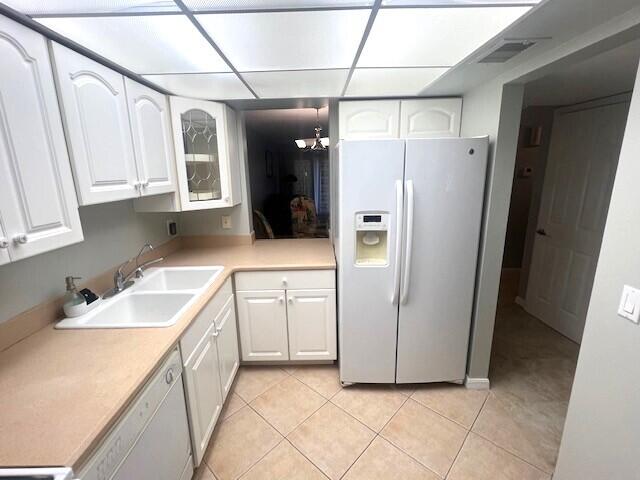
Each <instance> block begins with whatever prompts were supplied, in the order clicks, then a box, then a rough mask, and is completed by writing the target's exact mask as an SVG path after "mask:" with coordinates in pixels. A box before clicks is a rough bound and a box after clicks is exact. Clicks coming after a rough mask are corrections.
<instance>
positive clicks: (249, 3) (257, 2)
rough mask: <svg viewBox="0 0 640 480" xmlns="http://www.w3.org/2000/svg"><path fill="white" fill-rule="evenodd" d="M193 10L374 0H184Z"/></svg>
mask: <svg viewBox="0 0 640 480" xmlns="http://www.w3.org/2000/svg"><path fill="white" fill-rule="evenodd" d="M184 3H185V5H186V6H187V7H188V8H189V9H191V10H193V11H203V10H204V11H217V10H270V9H279V8H282V9H286V8H296V9H298V8H323V7H333V8H335V7H368V6H371V5H373V0H184Z"/></svg>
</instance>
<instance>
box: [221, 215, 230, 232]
mask: <svg viewBox="0 0 640 480" xmlns="http://www.w3.org/2000/svg"><path fill="white" fill-rule="evenodd" d="M231 226H232V225H231V215H222V228H224V229H225V230H229V229H230V228H231Z"/></svg>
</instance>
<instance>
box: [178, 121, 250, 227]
mask: <svg viewBox="0 0 640 480" xmlns="http://www.w3.org/2000/svg"><path fill="white" fill-rule="evenodd" d="M238 142H239V146H240V148H239V149H238V155H239V161H240V162H241V164H240V176H241V178H240V184H241V188H242V191H241V197H240V202H241V203H240V204H239V205H236V206H235V207H231V208H220V209H217V210H200V211H192V212H183V213H181V214H180V235H250V234H251V232H252V231H253V221H252V217H251V212H252V209H251V208H252V207H251V196H250V195H249V186H248V167H247V161H248V160H247V141H246V129H245V122H244V117H243V115H242V114H241V113H238ZM222 215H231V224H232V228H231V229H223V228H222Z"/></svg>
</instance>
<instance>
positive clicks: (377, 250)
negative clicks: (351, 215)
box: [355, 212, 389, 265]
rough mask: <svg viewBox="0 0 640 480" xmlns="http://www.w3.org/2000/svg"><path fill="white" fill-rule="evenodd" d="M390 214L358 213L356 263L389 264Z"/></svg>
mask: <svg viewBox="0 0 640 480" xmlns="http://www.w3.org/2000/svg"><path fill="white" fill-rule="evenodd" d="M388 227H389V214H388V213H384V212H358V213H356V262H355V263H356V265H387V264H388V263H389V259H388V257H389V250H388V248H387V229H388Z"/></svg>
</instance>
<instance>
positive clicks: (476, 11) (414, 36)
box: [357, 6, 531, 67]
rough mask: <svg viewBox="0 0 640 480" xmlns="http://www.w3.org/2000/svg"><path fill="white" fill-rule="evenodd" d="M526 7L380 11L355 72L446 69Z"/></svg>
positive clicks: (394, 9)
mask: <svg viewBox="0 0 640 480" xmlns="http://www.w3.org/2000/svg"><path fill="white" fill-rule="evenodd" d="M530 9H531V7H529V6H524V7H465V8H383V9H381V10H380V11H379V12H378V15H377V17H376V21H375V22H374V24H373V28H372V29H371V33H370V34H369V37H368V39H367V43H366V45H365V47H364V49H363V51H362V55H361V56H360V59H359V61H358V65H357V66H358V67H452V66H454V65H456V64H457V63H459V62H460V61H462V60H463V59H464V58H466V57H467V56H468V55H470V54H471V53H472V52H474V51H475V50H476V49H478V48H479V47H481V46H482V45H484V44H485V43H487V42H488V41H489V40H491V39H492V38H493V37H495V36H496V35H498V34H499V33H500V32H502V31H503V30H505V29H506V28H507V27H508V26H509V25H511V24H512V23H513V22H515V21H516V20H517V19H518V18H520V17H521V16H522V15H524V14H525V13H527V12H528V11H529V10H530Z"/></svg>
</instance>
